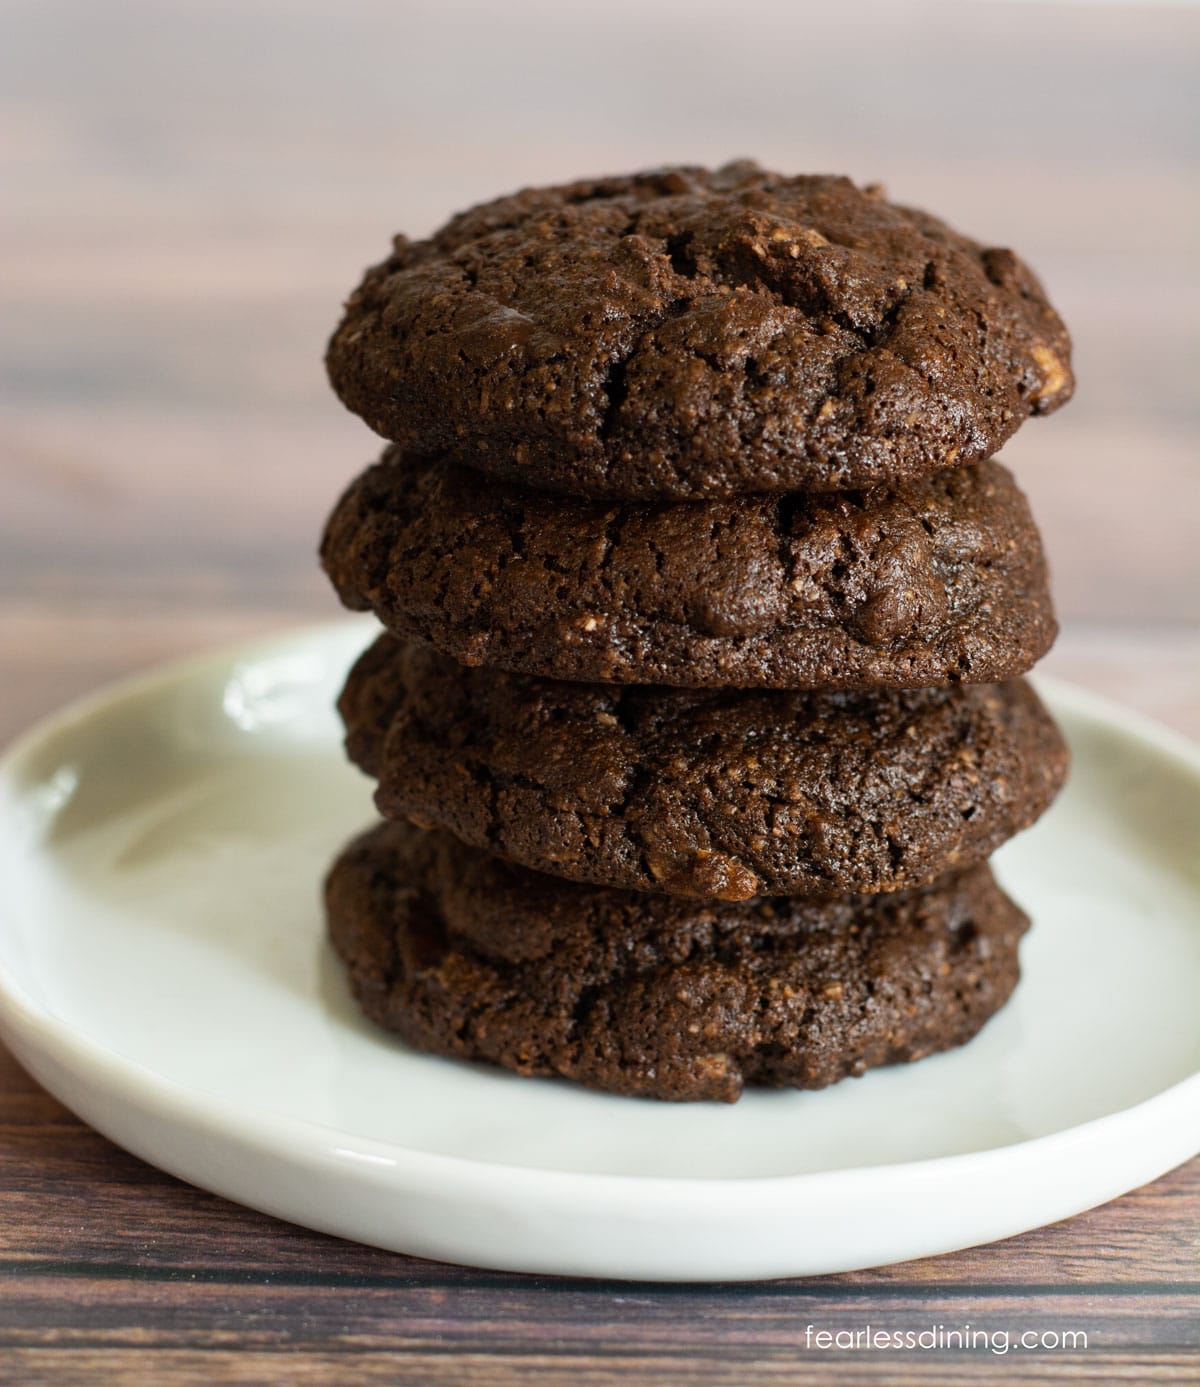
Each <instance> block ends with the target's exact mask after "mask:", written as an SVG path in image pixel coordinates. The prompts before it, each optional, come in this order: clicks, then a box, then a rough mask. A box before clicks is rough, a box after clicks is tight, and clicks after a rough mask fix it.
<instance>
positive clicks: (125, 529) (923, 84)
mask: <svg viewBox="0 0 1200 1387" xmlns="http://www.w3.org/2000/svg"><path fill="white" fill-rule="evenodd" d="M1198 57H1200V13H1198V12H1197V11H1195V10H1192V9H1188V8H1186V7H1158V6H1137V7H1124V6H1121V5H1103V6H1087V5H1057V4H1037V3H1029V4H1019V5H1018V4H991V3H975V4H970V5H967V4H962V3H953V0H917V2H916V3H912V4H905V5H903V6H901V5H896V4H894V3H888V2H887V0H878V2H875V0H862V2H860V3H845V4H840V5H837V6H816V5H803V4H795V3H792V2H791V0H759V3H758V4H757V5H755V6H754V7H752V9H747V8H746V7H745V6H735V5H733V4H714V5H707V6H706V5H696V4H695V3H694V0H649V2H648V0H607V3H606V4H605V5H604V6H573V7H570V6H563V5H561V4H558V3H554V0H510V3H507V4H505V5H503V6H493V5H489V4H486V3H484V0H442V3H437V0H410V2H409V3H406V4H404V5H396V4H394V3H391V0H358V3H354V4H345V5H342V4H339V5H333V4H330V3H320V0H294V2H293V3H289V4H288V5H280V4H277V3H272V0H237V2H236V3H235V0H212V2H211V3H207V4H205V5H203V6H195V5H189V4H186V3H183V2H182V0H178V2H177V3H176V2H175V0H161V2H160V0H110V2H109V3H107V4H106V5H104V6H96V5H92V4H88V3H86V0H10V3H9V4H8V5H6V6H5V7H4V12H3V15H2V16H0V181H2V182H3V186H4V187H5V204H6V213H7V215H6V217H5V218H4V219H3V221H0V263H2V264H3V265H4V267H5V269H4V273H3V275H0V320H2V321H3V323H4V329H5V330H4V332H3V333H2V334H0V689H2V690H3V697H2V698H0V740H7V739H8V738H10V737H11V736H13V735H15V734H16V733H17V732H18V731H19V730H20V729H21V728H22V727H23V726H25V725H26V724H27V723H28V722H30V721H31V720H32V719H34V718H35V717H37V716H39V715H40V714H42V713H43V712H46V711H48V710H49V709H51V708H52V707H54V706H56V705H58V704H60V703H62V702H64V701H65V700H67V699H69V698H71V697H74V696H75V695H77V694H79V693H82V692H85V691H87V690H89V689H91V688H93V687H94V686H96V685H97V684H98V683H100V682H103V681H105V680H107V679H109V678H113V677H116V676H118V675H121V674H124V673H126V672H128V671H130V670H133V669H136V668H140V667H144V666H146V665H149V664H151V663H154V662H155V661H157V660H159V659H162V658H167V657H171V656H174V655H178V654H183V653H187V652H190V651H192V650H194V649H196V648H199V647H203V646H209V645H215V644H217V643H220V642H222V641H225V640H228V639H236V638H239V637H243V636H245V637H249V636H252V635H256V634H259V633H264V632H266V631H269V630H274V629H277V628H278V627H280V626H283V625H288V624H293V623H301V622H306V621H312V620H320V619H324V618H326V617H330V616H333V615H334V614H335V607H334V603H333V600H332V598H331V596H330V595H329V593H328V591H327V589H326V587H325V585H324V584H323V582H322V581H321V579H320V577H319V575H318V573H317V571H316V567H315V562H314V556H313V549H314V546H315V539H316V535H317V532H318V530H319V527H320V524H321V520H322V518H323V516H324V514H325V512H326V511H327V510H328V508H329V506H330V504H331V503H332V500H333V497H334V494H335V493H336V491H337V490H338V488H339V487H341V486H342V485H343V484H344V483H345V482H346V481H347V480H348V479H349V478H350V476H351V475H352V474H353V473H354V471H355V470H357V468H358V467H360V466H361V465H362V464H363V463H365V462H366V461H368V460H369V459H370V458H371V457H372V456H373V455H374V453H375V452H376V451H377V449H378V446H379V445H378V443H377V441H376V440H374V439H372V437H371V436H370V435H369V434H368V433H367V432H366V430H365V429H363V428H362V427H361V426H360V425H359V424H357V423H356V421H354V420H353V419H351V418H349V417H348V416H346V415H345V414H343V413H342V412H341V411H340V410H339V409H338V407H337V405H336V403H335V402H334V401H333V399H332V396H331V395H330V393H329V391H328V389H327V387H326V385H325V383H324V379H323V374H322V371H321V367H320V355H321V347H322V342H323V339H324V336H325V334H326V333H327V332H328V330H329V329H330V327H331V326H332V323H333V320H334V317H335V314H336V309H337V303H338V301H339V299H340V298H341V297H342V296H343V295H344V293H345V292H346V290H347V289H348V288H349V287H350V286H351V284H352V283H353V281H354V279H355V278H356V276H357V274H358V272H359V270H360V268H361V266H362V265H363V264H365V263H366V262H368V261H369V260H371V259H374V258H377V257H378V256H379V255H380V254H381V253H382V251H383V250H384V249H385V248H386V244H387V237H388V236H389V235H390V233H391V232H392V231H393V230H398V229H404V230H406V231H408V232H410V233H421V232H423V231H426V230H428V229H430V228H431V227H432V226H433V225H435V224H436V223H437V222H438V221H439V220H440V219H441V218H442V217H443V216H444V215H445V214H446V213H447V212H448V211H449V210H451V209H453V208H456V207H461V206H463V205H466V204H467V203H469V202H471V201H473V200H475V199H477V198H480V197H484V196H488V195H490V194H493V193H496V192H500V191H504V190H507V189H509V188H511V187H514V186H517V185H519V184H521V183H524V182H530V181H544V180H547V179H551V178H556V177H569V176H573V175H575V174H577V173H580V172H584V171H600V170H604V169H615V168H623V167H630V166H635V165H639V164H645V163H656V162H662V161H665V160H673V159H696V160H701V161H705V162H712V161H715V160H720V159H722V158H725V157H730V156H733V155H738V154H743V153H746V152H753V153H755V154H757V156H758V157H760V158H761V159H762V160H763V161H764V162H767V163H774V164H777V165H780V166H784V167H789V168H817V169H820V168H835V169H846V170H848V171H850V172H852V173H854V174H856V175H857V176H859V177H860V178H863V179H867V178H872V179H874V178H882V179H883V180H884V181H885V182H886V183H887V184H888V185H889V187H890V189H891V191H892V192H893V193H894V194H895V195H896V196H898V197H900V198H901V199H902V200H906V201H909V202H913V203H917V204H926V205H929V206H931V207H933V208H935V209H936V210H938V211H940V212H942V213H943V214H944V215H946V216H947V217H948V218H949V219H950V220H951V221H953V222H955V223H957V224H959V225H961V226H963V227H964V228H965V229H967V230H972V231H975V232H977V233H982V234H985V235H987V236H988V237H991V238H994V239H995V240H997V241H999V242H1001V243H1006V242H1007V243H1012V244H1014V245H1016V246H1017V247H1018V248H1019V249H1020V251H1021V252H1022V253H1023V254H1025V255H1027V257H1028V258H1029V259H1030V260H1031V261H1032V263H1033V264H1034V265H1035V266H1036V267H1037V268H1038V270H1039V271H1040V272H1041V273H1042V275H1043V277H1044V278H1045V280H1046V281H1047V283H1048V284H1049V285H1050V288H1051V291H1052V295H1053V297H1054V299H1055V301H1056V303H1058V305H1059V306H1060V308H1061V309H1062V311H1063V313H1064V315H1065V316H1066V317H1067V319H1068V320H1069V322H1070V324H1071V327H1072V329H1073V332H1074V335H1075V338H1076V343H1077V364H1078V370H1079V376H1080V381H1081V386H1080V391H1079V395H1078V397H1077V399H1076V401H1075V402H1074V403H1073V404H1072V406H1071V407H1070V409H1068V410H1066V411H1064V412H1063V413H1062V414H1061V415H1058V416H1056V417H1055V418H1053V419H1051V420H1047V421H1035V422H1034V423H1032V424H1031V425H1030V426H1029V427H1028V428H1027V429H1024V430H1023V431H1022V432H1021V434H1020V436H1019V437H1018V438H1017V439H1016V440H1014V442H1013V444H1012V445H1011V446H1010V448H1009V449H1007V450H1006V459H1007V460H1008V461H1010V462H1011V464H1012V465H1013V466H1014V467H1015V469H1016V470H1017V472H1018V475H1019V476H1020V478H1021V481H1022V484H1023V485H1024V486H1025V487H1026V488H1027V489H1028V491H1029V493H1030V495H1031V498H1032V500H1033V503H1034V506H1035V509H1036V512H1037V514H1038V517H1039V520H1040V522H1041V524H1042V527H1043V529H1044V531H1045V534H1046V539H1047V545H1048V548H1049V551H1050V554H1051V557H1052V560H1053V563H1054V569H1055V579H1056V591H1057V595H1058V605H1059V610H1060V615H1061V616H1062V618H1063V622H1064V631H1063V636H1062V638H1061V639H1060V641H1059V644H1058V646H1057V647H1056V648H1055V650H1054V651H1053V652H1052V654H1051V656H1050V657H1049V659H1048V660H1047V661H1046V663H1045V666H1044V668H1045V669H1046V670H1047V671H1049V672H1053V673H1057V674H1060V675H1063V676H1065V677H1069V678H1075V679H1077V680H1078V681H1079V682H1082V683H1085V684H1087V685H1089V686H1091V687H1094V688H1097V689H1100V690H1102V691H1105V692H1108V693H1111V694H1112V695H1113V696H1116V697H1119V698H1122V699H1123V700H1125V701H1127V702H1129V703H1132V704H1134V705H1135V706H1137V707H1139V708H1141V709H1143V710H1144V711H1147V712H1150V713H1153V714H1155V715H1157V716H1159V717H1162V718H1164V719H1165V720H1167V721H1168V722H1170V723H1172V724H1173V725H1174V726H1176V727H1178V728H1180V729H1182V730H1184V731H1188V732H1191V733H1192V734H1193V735H1200V544H1197V543H1196V523H1197V518H1198V517H1200V466H1197V461H1198V459H1197V455H1196V454H1197V440H1198V438H1200V427H1198V417H1197V416H1198V410H1200V397H1198V393H1197V391H1196V384H1195V382H1196V367H1197V350H1196V348H1197V334H1196V323H1197V321H1198V320H1200V273H1198V272H1197V255H1196V248H1197V233H1198V231H1200V180H1198V179H1197V177H1196V174H1197V167H1198V165H1200V121H1198V120H1197V119H1196V117H1197V104H1198V103H1197V95H1196V83H1195V80H1194V79H1195V72H1196V70H1197V58H1198ZM967 1322H969V1323H970V1324H971V1325H973V1326H975V1327H976V1328H984V1329H987V1330H989V1331H1000V1330H1004V1329H1010V1330H1013V1331H1019V1330H1026V1329H1031V1330H1042V1329H1050V1330H1060V1331H1061V1330H1072V1331H1084V1332H1086V1333H1087V1335H1088V1347H1087V1348H1086V1349H1080V1350H1070V1351H1057V1352H1054V1351H1048V1350H1047V1351H1018V1350H1016V1349H1013V1350H1012V1351H1011V1352H1009V1353H1007V1354H997V1353H994V1352H992V1351H990V1350H989V1349H987V1348H977V1349H975V1350H972V1351H961V1350H957V1349H946V1350H938V1351H930V1352H909V1353H903V1352H888V1351H865V1350H859V1351H845V1352H838V1351H825V1352H821V1351H818V1350H815V1349H813V1348H811V1347H809V1346H808V1343H807V1340H806V1330H807V1327H808V1326H809V1325H810V1324H811V1325H813V1326H815V1327H817V1328H823V1329H830V1330H835V1329H843V1328H851V1329H853V1328H861V1327H864V1326H866V1325H868V1324H870V1325H872V1326H875V1327H876V1328H887V1329H912V1330H920V1329H924V1328H927V1327H929V1326H931V1325H938V1324H940V1325H943V1326H945V1327H947V1328H956V1327H961V1325H962V1324H964V1323H967ZM801 1374H803V1375H804V1377H805V1380H810V1381H813V1382H827V1381H829V1382H833V1381H836V1382H839V1383H845V1384H854V1383H864V1384H865V1383H872V1384H873V1383H894V1384H900V1385H901V1387H904V1385H905V1384H910V1383H917V1382H921V1383H943V1382H944V1383H950V1382H958V1381H962V1380H964V1379H966V1380H970V1381H972V1382H979V1383H983V1384H986V1383H990V1382H1000V1381H1004V1382H1025V1383H1041V1382H1046V1383H1052V1382H1062V1381H1105V1382H1114V1383H1118V1382H1129V1383H1138V1384H1141V1383H1158V1382H1163V1383H1173V1384H1181V1383H1194V1382H1197V1381H1200V1161H1193V1162H1191V1163H1189V1164H1188V1165H1186V1166H1184V1167H1183V1168H1181V1169H1180V1170H1177V1171H1175V1172H1173V1173H1172V1174H1170V1175H1168V1176H1166V1177H1164V1178H1163V1179H1162V1180H1159V1181H1156V1182H1155V1183H1154V1184H1152V1185H1150V1186H1147V1187H1146V1188H1145V1189H1142V1190H1139V1191H1136V1192H1134V1193H1133V1194H1130V1195H1127V1196H1125V1197H1124V1198H1122V1199H1118V1200H1116V1201H1114V1202H1112V1203H1111V1204H1108V1205H1106V1206H1105V1207H1104V1208H1101V1209H1097V1210H1093V1211H1092V1212H1090V1213H1087V1214H1083V1215H1081V1216H1079V1217H1078V1218H1075V1219H1071V1220H1069V1221H1068V1222H1066V1223H1063V1224H1060V1225H1057V1226H1054V1227H1051V1228H1046V1229H1042V1230H1039V1231H1037V1232H1035V1233H1030V1234H1027V1235H1024V1236H1022V1237H1019V1238H1014V1239H1011V1240H1009V1241H1008V1242H1005V1243H1001V1244H997V1245H994V1246H991V1247H986V1248H976V1249H972V1250H970V1251H967V1252H962V1253H958V1254H954V1255H952V1256H947V1257H942V1258H936V1259H928V1260H925V1261H920V1262H913V1263H907V1264H904V1265H902V1266H896V1267H885V1268H879V1269H877V1270H874V1271H870V1272H862V1273H856V1274H853V1275H845V1276H835V1277H826V1278H810V1279H805V1280H798V1281H782V1282H773V1283H767V1284H760V1285H753V1286H718V1287H690V1286H654V1287H646V1286H638V1285H630V1284H622V1283H615V1282H582V1281H570V1280H553V1279H547V1278H537V1277H520V1276H507V1275H502V1274H498V1273H482V1272H475V1271H470V1270H467V1269H463V1268H458V1267H450V1266H442V1265H438V1264H434V1263H429V1262H421V1261H417V1260H414V1259H411V1258H405V1257H397V1256H393V1255H391V1254H387V1253H383V1252H379V1251H375V1250H372V1249H368V1248H361V1247H356V1246H352V1245H350V1244H347V1243H343V1242H339V1241H337V1240H334V1239H331V1238H326V1237H322V1236H319V1235H317V1234H313V1233H309V1232H306V1231H304V1230H302V1229H299V1228H295V1227H292V1226H290V1225H286V1224H281V1223H279V1222H277V1221H275V1220H272V1219H269V1218H266V1217H264V1216H261V1215H257V1214H254V1213H252V1212H249V1211H247V1210H243V1209H239V1208H236V1207H234V1206H233V1205H230V1204H227V1203H225V1202H224V1201H222V1200H219V1199H216V1198H214V1197H212V1196H209V1195H206V1194H204V1193H202V1192H200V1191H197V1190H194V1189H191V1188H189V1187H187V1186H185V1185H182V1184H181V1183H179V1182H178V1181H175V1180H173V1179H172V1178H170V1177H169V1176H166V1175H163V1174H161V1173H160V1172H157V1171H155V1170H152V1169H151V1168H149V1167H148V1166H146V1165H144V1164H142V1163H141V1162H140V1161H138V1160H136V1159H135V1158H133V1157H131V1156H129V1155H126V1154H125V1153H123V1152H121V1151H119V1150H117V1149H116V1148H114V1147H113V1146H111V1145H110V1144H109V1143H108V1142H106V1141H105V1140H104V1139H103V1138H101V1137H99V1136H98V1135H97V1134H95V1133H94V1132H92V1131H90V1130H89V1129H87V1128H86V1127H84V1126H82V1125H81V1124H80V1123H79V1122H77V1121H76V1120H75V1119H74V1118H73V1117H72V1116H71V1115H70V1114H69V1113H67V1112H65V1111H64V1110H63V1109H62V1108H61V1107H60V1106H59V1105H58V1104H57V1103H56V1102H55V1101H54V1100H53V1099H51V1098H50V1097H49V1096H48V1095H46V1094H45V1093H43V1092H42V1091H41V1090H39V1089H38V1088H37V1086H36V1085H35V1084H33V1082H32V1081H31V1080H30V1079H29V1078H28V1077H27V1076H26V1075H25V1074H24V1073H23V1072H22V1071H21V1070H20V1069H19V1068H18V1067H17V1065H16V1064H15V1063H14V1062H13V1061H12V1060H11V1059H10V1058H9V1057H7V1056H6V1055H3V1054H0V1381H3V1382H10V1381H11V1382H13V1383H21V1384H40V1383H54V1384H70V1383H76V1382H78V1383H88V1384H91V1383H95V1382H98V1381H103V1382H112V1383H121V1384H125V1383H128V1384H136V1385H137V1387H142V1384H150V1383H154V1384H174V1383H191V1382H196V1381H198V1380H202V1379H203V1380H205V1381H209V1382H214V1383H226V1382H228V1383H233V1382H254V1383H274V1382H279V1383H288V1384H297V1385H298V1387H302V1385H303V1384H308V1383H313V1384H317V1383H342V1382H345V1381H346V1380H348V1379H349V1378H351V1377H353V1379H354V1380H356V1381H361V1382H364V1383H371V1382H394V1381H398V1380H405V1381H414V1382H423V1383H424V1382H427V1383H435V1384H438V1383H446V1384H510V1383H512V1384H516V1383H530V1382H533V1383H539V1384H547V1387H553V1385H554V1384H564V1383H568V1382H570V1383H572V1384H574V1387H592V1384H595V1385H596V1387H608V1385H609V1384H613V1383H617V1382H622V1383H630V1382H634V1383H636V1382H646V1383H650V1382H654V1383H659V1382H665V1381H680V1382H684V1381H686V1382H693V1381H694V1382H704V1383H714V1384H722V1383H723V1384H738V1387H742V1385H743V1384H746V1383H748V1382H763V1383H773V1382H779V1383H783V1382H791V1381H795V1380H796V1379H797V1377H798V1376H800V1375H801Z"/></svg>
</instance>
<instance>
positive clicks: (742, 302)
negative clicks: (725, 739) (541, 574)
mask: <svg viewBox="0 0 1200 1387" xmlns="http://www.w3.org/2000/svg"><path fill="white" fill-rule="evenodd" d="M327 364H328V367H329V374H330V379H331V380H332V382H333V386H334V388H335V389H336V391H337V393H338V394H339V395H340V396H341V398H342V400H343V402H344V403H345V404H346V405H347V406H348V407H349V408H350V409H352V410H354V411H355V413H357V414H360V415H361V416H362V417H363V419H365V420H366V422H367V423H368V424H370V426H371V427H372V428H373V429H375V430H376V431H377V432H379V433H381V434H383V435H384V437H386V438H390V439H393V440H396V441H398V442H400V443H403V444H405V445H406V446H409V447H413V448H418V447H419V448H421V449H424V450H426V451H439V452H446V453H453V454H455V455H457V457H458V458H459V460H461V461H464V462H468V463H470V464H471V465H472V466H474V467H477V468H479V469H481V470H483V471H486V472H488V473H490V474H492V475H493V476H498V477H504V478H508V479H519V480H520V481H522V482H525V483H527V484H529V485H530V486H533V487H539V488H547V489H550V490H556V491H561V492H564V493H566V494H568V495H575V494H578V493H587V494H590V495H594V496H609V497H626V498H631V497H642V498H648V497H663V496H669V497H687V496H704V497H717V496H735V495H743V494H747V493H751V492H763V491H770V492H777V491H840V490H846V489H853V488H863V487H872V486H877V485H880V484H888V485H891V484H895V483H898V482H902V481H908V480H913V479H916V478H920V477H925V476H928V475H929V474H930V473H931V472H934V471H936V470H938V469H940V468H942V467H945V466H949V465H952V464H955V463H964V462H970V461H973V460H975V459H978V458H983V457H987V456H989V455H990V454H991V453H994V452H995V451H996V450H997V449H998V448H999V447H1000V446H1001V444H1002V443H1004V441H1005V440H1006V439H1007V438H1009V437H1010V436H1011V435H1012V434H1013V433H1014V432H1015V431H1016V430H1017V428H1018V427H1019V426H1020V424H1021V422H1022V421H1023V420H1024V419H1025V418H1027V417H1028V416H1029V415H1030V414H1047V413H1049V412H1050V411H1051V410H1054V409H1057V408H1058V406H1059V405H1061V404H1064V403H1065V402H1066V401H1067V400H1068V399H1069V398H1070V395H1071V392H1072V389H1073V384H1074V383H1073V379H1072V375H1071V365H1070V342H1069V339H1068V337H1067V333H1066V330H1065V329H1064V327H1063V325H1062V323H1061V322H1060V321H1059V318H1058V316H1057V315H1056V314H1055V312H1054V310H1053V309H1052V308H1051V307H1050V305H1049V303H1047V301H1046V297H1045V294H1044V292H1043V291H1042V288H1041V286H1040V285H1039V284H1038V281H1037V280H1036V279H1035V278H1034V276H1033V274H1032V273H1031V272H1030V270H1029V269H1027V268H1026V266H1025V265H1024V264H1022V262H1021V261H1020V260H1018V259H1017V257H1016V256H1015V255H1014V254H1013V253H1012V252H1011V251H1009V250H1000V249H995V248H985V247H983V246H982V245H979V244H977V243H976V242H975V241H972V240H969V239H968V238H967V237H965V236H960V235H959V234H958V233H957V232H955V231H952V230H950V228H949V227H947V226H946V225H945V224H944V223H942V222H940V221H938V220H937V219H936V218H935V217H931V216H928V215H926V214H925V213H924V212H918V211H913V210H911V209H909V208H905V207H897V206H893V205H892V204H890V203H888V202H885V201H884V199H883V197H882V195H881V194H880V193H879V192H878V191H877V190H873V189H870V188H868V189H865V190H860V189H859V188H856V187H855V186H854V184H853V183H851V182H850V181H849V180H848V179H845V178H834V177H826V176H821V177H796V178H787V177H784V176H782V175H780V174H776V173H769V172H766V171H765V170H763V169H760V168H758V167H757V166H756V165H754V164H752V163H748V162H743V163H736V164H729V165H727V166H726V167H725V168H722V169H718V170H717V171H716V172H713V173H710V172H708V171H707V170H705V169H700V168H675V169H662V170H658V171H653V172H648V173H640V174H633V175H630V176H628V177H621V178H602V179H594V180H590V181H585V182H579V183H571V184H567V185H565V186H563V187H553V188H533V189H528V190H526V191H524V192H520V193H517V194H515V195H514V196H512V197H505V198H500V199H499V200H498V201H495V202H490V203H485V204H483V205H482V206H479V207H475V208H473V209H472V210H471V211H469V212H465V213H463V214H462V215H460V216H457V217H454V218H453V219H452V220H451V221H450V222H449V223H447V225H446V226H445V227H443V228H442V229H441V230H440V231H439V232H437V234H436V235H434V236H433V237H432V238H431V239H429V240H427V241H417V242H412V241H409V240H407V239H405V238H404V237H403V236H399V237H397V238H396V240H395V244H394V248H393V251H392V254H391V255H390V256H389V257H388V258H387V259H386V260H385V261H383V262H382V264H379V265H376V266H375V267H374V268H373V269H371V270H369V271H368V272H367V274H366V278H365V279H364V280H363V282H362V284H361V285H360V286H359V288H358V289H357V290H356V291H355V292H354V294H353V295H352V297H351V298H350V301H349V303H348V304H347V306H346V312H345V317H344V318H343V320H342V323H341V325H340V327H339V328H338V329H337V331H336V333H335V334H334V336H333V339H332V341H331V342H330V344H329V351H328V355H327Z"/></svg>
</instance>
